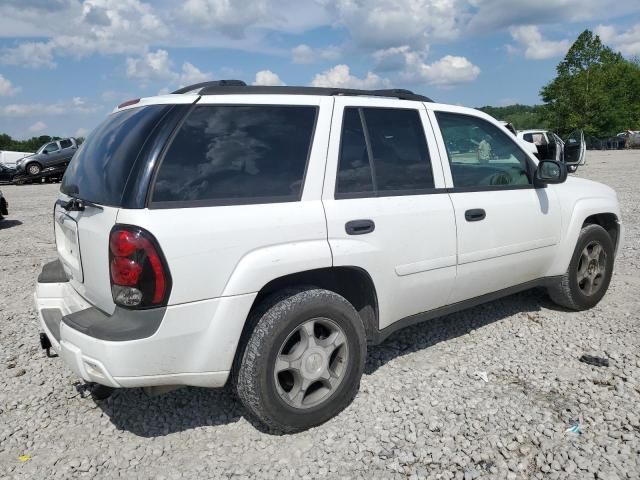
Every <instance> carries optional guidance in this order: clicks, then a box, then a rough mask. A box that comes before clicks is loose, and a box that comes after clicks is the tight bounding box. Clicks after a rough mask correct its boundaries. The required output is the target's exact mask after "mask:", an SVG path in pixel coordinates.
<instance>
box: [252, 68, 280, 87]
mask: <svg viewBox="0 0 640 480" xmlns="http://www.w3.org/2000/svg"><path fill="white" fill-rule="evenodd" d="M284 84H285V83H284V82H283V81H282V80H281V79H280V77H279V76H278V75H277V74H276V73H273V72H272V71H271V70H260V71H259V72H257V73H256V79H255V80H254V82H253V83H252V85H269V86H279V85H284Z"/></svg>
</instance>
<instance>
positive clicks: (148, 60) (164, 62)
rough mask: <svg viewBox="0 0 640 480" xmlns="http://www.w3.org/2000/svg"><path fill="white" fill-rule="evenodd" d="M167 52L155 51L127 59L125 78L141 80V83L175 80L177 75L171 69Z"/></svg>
mask: <svg viewBox="0 0 640 480" xmlns="http://www.w3.org/2000/svg"><path fill="white" fill-rule="evenodd" d="M171 66H172V64H171V60H170V59H169V52H167V51H166V50H162V49H159V50H156V51H155V52H148V53H146V54H144V55H143V56H141V57H138V58H131V57H129V58H127V77H129V78H135V79H138V80H141V81H142V82H143V83H146V82H149V81H157V80H172V81H174V80H176V79H177V75H176V73H175V72H173V71H172V69H171Z"/></svg>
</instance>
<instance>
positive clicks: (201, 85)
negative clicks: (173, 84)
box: [171, 80, 247, 94]
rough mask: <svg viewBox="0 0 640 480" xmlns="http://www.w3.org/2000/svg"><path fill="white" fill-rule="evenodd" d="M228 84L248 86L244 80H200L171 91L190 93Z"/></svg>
mask: <svg viewBox="0 0 640 480" xmlns="http://www.w3.org/2000/svg"><path fill="white" fill-rule="evenodd" d="M226 86H229V87H231V86H233V87H246V86H247V84H246V83H244V82H243V81H242V80H213V81H210V82H200V83H194V84H193V85H187V86H186V87H182V88H179V89H178V90H176V91H175V92H171V93H178V94H180V93H188V92H193V91H194V90H199V89H202V88H206V87H226Z"/></svg>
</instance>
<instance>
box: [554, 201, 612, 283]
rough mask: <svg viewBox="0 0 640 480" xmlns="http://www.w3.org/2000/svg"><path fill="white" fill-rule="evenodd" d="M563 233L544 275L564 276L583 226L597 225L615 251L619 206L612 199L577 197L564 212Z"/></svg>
mask: <svg viewBox="0 0 640 480" xmlns="http://www.w3.org/2000/svg"><path fill="white" fill-rule="evenodd" d="M565 218H567V220H566V222H564V223H563V224H564V227H563V236H562V239H561V241H560V244H559V245H558V250H557V253H556V256H555V259H554V261H553V263H552V266H551V268H550V270H549V271H548V274H547V276H550V277H552V276H559V275H564V273H565V272H566V270H567V268H568V267H569V263H570V261H571V257H572V256H573V252H574V250H575V247H576V243H577V241H578V236H579V235H580V231H581V230H582V228H584V226H585V225H592V224H595V225H600V226H602V227H603V228H604V229H605V230H606V231H607V233H609V235H610V236H611V239H612V241H613V243H614V247H615V249H616V252H618V251H619V249H620V246H621V244H622V239H623V237H624V229H623V225H622V223H621V221H620V218H621V217H620V208H619V206H618V202H617V200H616V199H615V198H611V197H597V198H586V199H582V200H579V201H578V202H576V203H575V204H574V205H573V208H571V209H570V210H569V211H568V212H567V213H566V217H565Z"/></svg>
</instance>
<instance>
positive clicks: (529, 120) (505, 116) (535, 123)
mask: <svg viewBox="0 0 640 480" xmlns="http://www.w3.org/2000/svg"><path fill="white" fill-rule="evenodd" d="M479 110H482V111H483V112H485V113H488V114H489V115H491V116H492V117H493V118H496V119H498V120H504V121H505V122H509V123H512V124H513V126H514V127H515V128H516V129H517V130H527V129H530V128H542V129H546V128H548V122H547V120H546V118H545V115H544V114H545V111H544V109H543V107H542V106H541V105H519V104H517V105H508V106H505V107H491V106H485V107H480V108H479Z"/></svg>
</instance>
